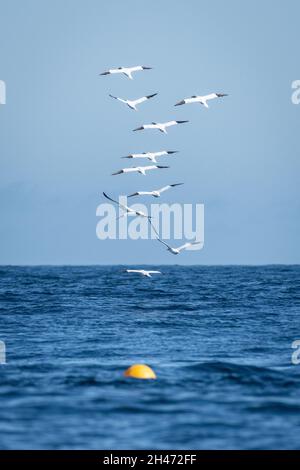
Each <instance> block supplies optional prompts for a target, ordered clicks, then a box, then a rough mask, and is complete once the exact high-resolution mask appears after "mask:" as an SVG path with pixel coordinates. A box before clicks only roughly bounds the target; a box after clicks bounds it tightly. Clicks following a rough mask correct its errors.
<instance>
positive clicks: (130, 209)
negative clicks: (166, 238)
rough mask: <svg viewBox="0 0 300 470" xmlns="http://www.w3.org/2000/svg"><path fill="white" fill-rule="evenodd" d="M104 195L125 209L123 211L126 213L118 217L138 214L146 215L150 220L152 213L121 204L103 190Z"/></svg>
mask: <svg viewBox="0 0 300 470" xmlns="http://www.w3.org/2000/svg"><path fill="white" fill-rule="evenodd" d="M103 196H104V197H106V199H109V201H112V202H114V203H115V204H117V205H118V206H119V207H120V208H121V209H123V211H125V213H124V214H122V215H120V217H118V219H120V218H121V217H126V216H127V215H129V214H132V215H138V216H140V217H146V218H147V219H148V220H150V219H151V216H150V215H147V214H145V213H144V212H142V211H136V210H134V209H132V208H131V207H128V206H125V204H120V203H119V202H118V201H116V200H115V199H112V198H111V197H109V196H108V195H107V194H105V193H104V192H103Z"/></svg>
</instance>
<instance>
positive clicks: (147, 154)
mask: <svg viewBox="0 0 300 470" xmlns="http://www.w3.org/2000/svg"><path fill="white" fill-rule="evenodd" d="M177 152H178V151H177V150H162V151H161V152H143V153H130V154H129V155H126V157H121V158H148V160H150V161H151V162H153V163H157V161H156V158H157V157H162V156H163V155H172V154H173V153H177Z"/></svg>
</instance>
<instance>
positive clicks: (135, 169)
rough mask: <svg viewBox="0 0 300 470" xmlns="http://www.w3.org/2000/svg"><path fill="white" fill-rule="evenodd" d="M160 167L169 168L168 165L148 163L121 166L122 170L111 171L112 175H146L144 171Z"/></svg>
mask: <svg viewBox="0 0 300 470" xmlns="http://www.w3.org/2000/svg"><path fill="white" fill-rule="evenodd" d="M162 168H170V167H169V166H162V165H149V166H133V167H131V168H122V170H119V171H116V172H115V173H112V175H113V176H114V175H121V174H122V173H140V174H141V175H146V171H149V170H156V169H162Z"/></svg>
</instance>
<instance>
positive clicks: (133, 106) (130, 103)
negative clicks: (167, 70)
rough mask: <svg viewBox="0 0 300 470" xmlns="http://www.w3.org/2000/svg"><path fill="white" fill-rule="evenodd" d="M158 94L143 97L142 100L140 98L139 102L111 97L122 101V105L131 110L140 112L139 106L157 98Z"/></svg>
mask: <svg viewBox="0 0 300 470" xmlns="http://www.w3.org/2000/svg"><path fill="white" fill-rule="evenodd" d="M156 95H157V93H153V95H148V96H143V97H142V98H138V99H137V100H124V99H123V98H119V97H118V96H113V95H109V96H110V97H111V98H114V99H115V100H118V101H121V103H124V104H127V106H128V107H129V108H130V109H133V110H134V111H138V109H137V105H138V104H140V103H144V101H147V100H149V99H150V98H153V97H154V96H156Z"/></svg>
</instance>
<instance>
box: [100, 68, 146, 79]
mask: <svg viewBox="0 0 300 470" xmlns="http://www.w3.org/2000/svg"><path fill="white" fill-rule="evenodd" d="M151 69H152V67H146V66H144V65H136V66H135V67H118V68H116V69H109V70H106V71H105V72H102V73H100V75H111V74H114V73H122V74H124V75H125V76H126V77H127V78H130V80H133V76H132V74H133V72H139V71H140V70H151Z"/></svg>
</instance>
